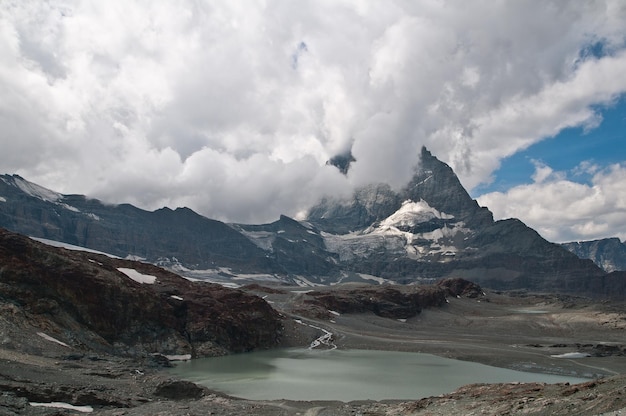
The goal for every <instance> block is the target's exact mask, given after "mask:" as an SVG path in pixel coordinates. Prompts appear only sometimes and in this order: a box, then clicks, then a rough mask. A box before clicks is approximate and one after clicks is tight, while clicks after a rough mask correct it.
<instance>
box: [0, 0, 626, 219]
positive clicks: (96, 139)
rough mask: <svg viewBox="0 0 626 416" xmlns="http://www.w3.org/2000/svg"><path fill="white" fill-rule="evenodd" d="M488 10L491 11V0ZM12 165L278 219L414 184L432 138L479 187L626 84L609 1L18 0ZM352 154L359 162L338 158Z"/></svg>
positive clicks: (216, 212) (151, 201) (439, 152)
mask: <svg viewBox="0 0 626 416" xmlns="http://www.w3.org/2000/svg"><path fill="white" fill-rule="evenodd" d="M478 10H480V12H479V13H478V12H477V11H478ZM0 11H1V12H0V54H1V56H3V59H2V60H1V62H0V94H1V96H2V97H3V98H2V100H1V102H0V131H1V132H2V134H1V136H0V140H1V141H2V147H3V151H2V152H1V153H0V170H2V171H5V172H8V173H13V172H16V173H19V174H21V175H22V176H24V177H26V178H28V179H29V180H32V181H34V182H37V183H41V184H42V185H45V186H46V187H49V188H52V189H55V190H58V191H61V192H81V193H85V194H87V195H90V196H93V197H98V198H100V199H103V200H106V201H110V202H131V203H134V204H137V205H139V206H141V207H144V208H148V209H153V208H158V207H161V206H164V205H167V206H171V207H176V206H189V207H191V208H193V209H195V210H197V211H198V212H200V213H202V214H204V215H207V216H209V217H212V218H217V219H221V220H227V221H237V222H264V221H272V220H274V219H276V218H277V217H278V215H279V214H280V213H285V214H287V215H292V216H294V215H296V214H297V213H299V212H303V211H304V210H306V209H307V208H308V207H309V206H311V205H312V204H313V203H314V202H316V201H317V200H318V199H319V197H321V196H322V195H324V194H337V193H347V192H349V191H350V189H352V188H353V187H354V186H357V185H362V184H366V183H370V182H388V183H390V184H391V185H392V186H400V185H402V184H404V183H405V182H406V181H407V180H408V178H409V177H410V174H411V170H412V168H413V166H414V164H415V163H416V161H417V156H418V154H419V149H420V148H421V147H422V146H423V145H425V146H427V147H428V148H429V149H430V150H431V151H432V152H433V154H435V155H436V156H437V157H438V158H440V159H442V160H443V161H445V162H446V163H448V164H450V165H451V166H452V167H453V169H454V170H455V172H457V174H458V175H459V177H460V179H461V181H462V182H463V184H464V185H465V186H466V187H467V188H468V189H470V190H471V189H472V188H474V187H476V186H477V185H479V184H481V183H488V182H489V181H490V180H491V177H492V174H493V172H494V171H495V170H496V169H497V168H498V167H499V165H500V161H501V160H502V159H503V158H505V157H508V156H510V155H512V154H515V153H516V152H518V151H519V150H521V149H525V148H528V147H529V146H531V145H532V144H533V143H536V142H538V141H540V140H543V139H545V138H546V137H550V136H553V135H555V134H557V133H558V132H559V131H561V130H562V129H564V128H567V127H572V126H586V127H588V128H593V127H594V126H595V125H597V124H598V123H599V122H600V121H601V120H600V118H599V113H598V111H597V107H594V106H598V105H609V104H610V103H611V102H613V101H614V100H616V99H617V98H618V97H619V96H620V95H621V94H623V93H624V92H625V91H626V78H625V77H624V76H623V74H624V73H626V49H625V36H624V27H625V24H626V6H625V5H624V3H623V2H622V1H620V0H614V1H611V0H607V1H602V2H560V1H552V2H551V1H516V2H492V1H471V2H442V1H434V0H433V1H424V2H404V1H361V0H352V1H349V0H346V1H325V0H322V1H317V0H315V1H313V0H310V1H299V2H290V1H279V0H275V1H274V0H267V1H259V2H218V1H208V2H193V1H181V2H150V1H136V2H128V1H121V0H110V1H107V2H80V1H50V2H20V1H8V2H3V3H2V4H0ZM348 153H351V154H352V155H353V156H354V159H355V161H354V162H352V164H351V165H350V170H349V172H348V174H347V175H342V174H341V173H340V172H339V170H337V169H336V168H335V167H333V166H332V165H328V164H326V162H327V161H328V160H330V159H331V158H333V157H334V156H336V155H341V154H348Z"/></svg>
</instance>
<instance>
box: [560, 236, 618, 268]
mask: <svg viewBox="0 0 626 416" xmlns="http://www.w3.org/2000/svg"><path fill="white" fill-rule="evenodd" d="M561 246H563V247H564V248H566V249H567V250H569V251H571V252H572V253H574V254H576V255H577V256H578V257H580V258H581V259H589V260H592V261H593V262H594V263H595V264H597V265H598V266H599V267H601V268H602V269H603V270H604V271H606V272H609V273H610V272H614V271H626V243H623V242H621V241H620V240H619V238H603V239H601V240H593V241H574V242H571V243H562V244H561Z"/></svg>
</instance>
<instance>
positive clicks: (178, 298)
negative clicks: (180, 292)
mask: <svg viewBox="0 0 626 416" xmlns="http://www.w3.org/2000/svg"><path fill="white" fill-rule="evenodd" d="M170 298H172V299H176V300H184V299H183V298H181V297H180V296H176V295H172V296H170Z"/></svg>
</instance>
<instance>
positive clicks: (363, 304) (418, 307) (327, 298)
mask: <svg viewBox="0 0 626 416" xmlns="http://www.w3.org/2000/svg"><path fill="white" fill-rule="evenodd" d="M308 296H310V297H312V298H313V300H311V301H305V302H307V303H309V304H312V305H316V306H321V307H323V308H325V309H326V310H331V311H334V312H339V313H363V312H373V313H374V314H376V315H378V316H382V317H384V318H393V319H406V318H411V317H413V316H415V315H417V314H418V313H420V312H421V311H422V309H423V308H430V307H436V306H442V305H443V304H445V303H446V290H444V289H442V288H440V287H436V286H426V285H425V286H412V287H393V286H383V287H377V286H359V287H354V288H340V289H336V290H332V291H314V292H310V293H308Z"/></svg>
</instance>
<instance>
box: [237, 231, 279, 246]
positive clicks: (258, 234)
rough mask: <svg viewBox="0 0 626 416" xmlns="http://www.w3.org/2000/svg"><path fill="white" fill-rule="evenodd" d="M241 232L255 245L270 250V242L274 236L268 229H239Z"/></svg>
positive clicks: (271, 242)
mask: <svg viewBox="0 0 626 416" xmlns="http://www.w3.org/2000/svg"><path fill="white" fill-rule="evenodd" d="M240 232H241V234H243V235H245V236H246V237H248V239H249V240H250V241H252V242H253V243H254V244H255V245H256V246H257V247H259V248H261V249H263V250H265V251H272V244H273V243H274V239H275V238H276V236H275V235H274V233H272V232H269V231H243V230H240Z"/></svg>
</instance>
